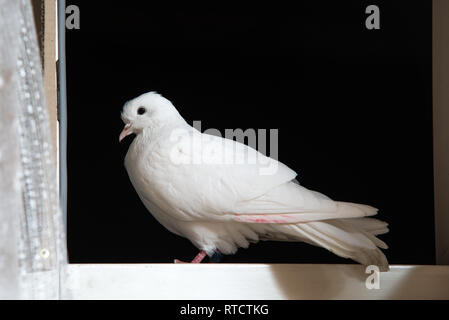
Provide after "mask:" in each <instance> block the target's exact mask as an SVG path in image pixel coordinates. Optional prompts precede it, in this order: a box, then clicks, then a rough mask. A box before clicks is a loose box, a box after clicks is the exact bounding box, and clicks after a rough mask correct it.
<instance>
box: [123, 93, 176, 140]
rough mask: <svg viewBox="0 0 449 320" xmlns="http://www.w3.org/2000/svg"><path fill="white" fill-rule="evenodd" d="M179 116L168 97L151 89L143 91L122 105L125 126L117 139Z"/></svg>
mask: <svg viewBox="0 0 449 320" xmlns="http://www.w3.org/2000/svg"><path fill="white" fill-rule="evenodd" d="M179 118H180V115H179V113H178V111H177V110H176V108H175V107H174V106H173V104H172V103H171V102H170V101H169V100H168V99H166V98H164V97H163V96H161V95H160V94H158V93H156V92H153V91H152V92H148V93H145V94H143V95H141V96H139V97H137V98H135V99H133V100H131V101H128V102H127V103H125V105H124V106H123V111H122V120H123V122H124V123H125V127H124V128H123V130H122V132H121V133H120V137H119V141H122V140H123V138H125V137H126V136H128V135H130V134H132V133H134V134H140V133H141V132H142V131H143V130H144V129H146V128H151V127H153V128H155V127H157V126H160V125H162V124H164V123H167V122H168V121H173V120H174V119H179Z"/></svg>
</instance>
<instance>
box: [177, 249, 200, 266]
mask: <svg viewBox="0 0 449 320" xmlns="http://www.w3.org/2000/svg"><path fill="white" fill-rule="evenodd" d="M205 257H206V251H204V250H201V251H200V252H199V253H198V254H197V255H196V257H195V258H193V260H192V261H191V262H184V261H181V260H178V259H175V261H174V263H201V261H203V259H204V258H205Z"/></svg>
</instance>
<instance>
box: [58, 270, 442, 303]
mask: <svg viewBox="0 0 449 320" xmlns="http://www.w3.org/2000/svg"><path fill="white" fill-rule="evenodd" d="M67 275H68V278H67V283H66V288H67V289H68V296H67V297H65V298H67V299H173V300H183V299H185V300H216V299H223V300H227V299H232V300H244V299H254V300H265V299H267V300H278V299H449V266H402V265H394V266H391V270H390V271H389V272H382V273H380V288H379V289H371V290H370V289H367V287H366V284H365V282H366V279H367V277H368V276H369V275H370V274H366V273H365V267H363V266H361V265H343V264H336V265H331V264H200V265H188V264H185V265H175V264H70V265H69V266H68V268H67Z"/></svg>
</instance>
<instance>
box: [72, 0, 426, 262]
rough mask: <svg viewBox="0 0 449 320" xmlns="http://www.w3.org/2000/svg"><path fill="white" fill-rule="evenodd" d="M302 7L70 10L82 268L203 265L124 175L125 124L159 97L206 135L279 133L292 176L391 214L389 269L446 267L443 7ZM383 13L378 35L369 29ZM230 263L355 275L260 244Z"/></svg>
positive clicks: (295, 248) (314, 253)
mask: <svg viewBox="0 0 449 320" xmlns="http://www.w3.org/2000/svg"><path fill="white" fill-rule="evenodd" d="M297 2H298V4H297V6H296V7H289V6H286V5H281V4H280V3H279V4H277V5H276V4H275V3H271V4H270V5H269V6H261V5H260V4H259V5H252V6H250V5H248V6H242V5H241V4H240V5H238V6H237V5H236V6H232V5H228V4H226V3H224V2H223V3H221V4H220V5H219V6H216V7H210V6H202V7H195V8H194V7H192V6H191V5H190V4H189V6H188V7H180V6H178V5H175V4H172V5H166V6H164V7H162V6H161V5H156V4H154V3H152V2H146V1H131V0H130V1H126V2H104V1H101V2H100V1H89V2H88V1H68V2H67V4H76V5H78V6H79V8H80V11H81V29H80V30H68V31H67V48H66V50H67V81H68V159H67V161H68V247H69V256H70V261H71V262H74V263H76V262H91V263H95V262H97V263H98V262H122V263H124V262H171V261H172V260H173V258H180V259H184V260H189V259H191V258H192V257H193V256H194V255H195V254H196V253H197V249H196V248H194V247H193V245H192V244H191V243H190V242H189V241H188V240H186V239H183V238H180V237H178V236H176V235H174V234H172V233H170V232H169V231H167V230H166V229H165V228H163V227H162V226H161V225H159V224H158V223H157V222H156V220H155V219H154V218H153V217H152V216H151V214H150V213H149V212H148V211H147V210H146V209H145V207H144V206H143V204H142V203H141V202H140V200H139V198H138V196H137V194H136V193H135V191H134V189H133V187H132V185H131V183H130V181H129V179H128V176H127V173H126V170H125V168H124V166H123V160H124V156H125V154H126V151H127V149H128V146H129V144H130V142H131V141H132V138H131V137H129V138H127V139H125V141H124V142H122V143H121V144H119V143H118V135H119V133H120V131H121V129H122V127H123V123H122V122H121V120H120V111H121V108H122V106H123V104H124V103H125V102H126V101H127V100H130V99H132V98H134V97H135V96H137V95H140V94H142V93H144V92H147V91H152V90H156V91H158V92H159V93H161V94H163V95H164V96H165V97H167V98H168V99H170V100H172V102H173V103H174V105H175V106H176V107H177V108H178V110H179V111H180V113H181V114H182V115H183V116H184V117H185V118H186V120H187V121H188V122H190V123H192V121H193V120H201V121H202V127H203V130H204V129H207V128H217V129H220V130H221V131H222V132H224V129H225V128H243V129H247V128H255V129H259V128H267V129H270V128H277V129H279V158H280V161H282V162H284V163H285V164H287V165H288V166H289V167H291V168H292V169H293V170H295V171H296V172H298V178H299V181H300V182H301V184H302V185H304V186H305V187H307V188H310V189H314V190H317V191H320V192H323V193H324V194H326V195H328V196H330V197H331V198H333V199H337V200H341V201H352V202H359V203H366V204H371V205H373V206H375V207H377V208H379V209H380V213H379V215H378V218H380V219H382V220H385V221H388V222H389V223H390V233H388V234H386V235H383V236H381V238H382V239H383V240H384V241H386V242H387V243H388V244H389V246H390V249H388V250H387V251H385V253H386V255H387V258H388V259H389V261H390V263H399V264H402V263H403V264H434V263H435V254H434V231H433V229H434V225H433V178H432V176H433V169H432V96H431V95H432V84H431V2H430V1H420V2H413V4H412V3H411V2H409V1H369V2H368V1H297ZM120 3H121V4H120ZM276 3H277V2H276ZM370 4H376V5H378V6H379V7H380V13H381V29H380V30H367V29H366V27H365V19H366V17H367V14H365V8H366V7H367V6H368V5H370ZM224 262H250V263H252V262H273V263H274V262H280V263H282V262H288V263H348V262H350V261H349V260H346V259H342V258H339V257H337V256H334V255H333V254H332V253H330V252H328V251H326V250H324V249H322V248H317V247H313V246H310V245H307V244H303V243H276V242H261V243H259V244H257V245H252V246H251V247H250V248H249V249H246V250H245V249H241V250H239V252H238V253H237V254H236V255H234V256H228V257H225V259H224Z"/></svg>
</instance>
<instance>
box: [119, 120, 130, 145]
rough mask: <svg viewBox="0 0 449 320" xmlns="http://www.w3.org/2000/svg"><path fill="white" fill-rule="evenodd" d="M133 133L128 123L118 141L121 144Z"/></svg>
mask: <svg viewBox="0 0 449 320" xmlns="http://www.w3.org/2000/svg"><path fill="white" fill-rule="evenodd" d="M132 133H133V129H132V128H131V124H130V123H128V124H127V125H125V127H124V128H123V130H122V132H121V133H120V137H119V138H118V141H119V142H121V141H122V140H123V139H124V138H125V137H126V136H129V135H130V134H132Z"/></svg>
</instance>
